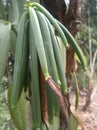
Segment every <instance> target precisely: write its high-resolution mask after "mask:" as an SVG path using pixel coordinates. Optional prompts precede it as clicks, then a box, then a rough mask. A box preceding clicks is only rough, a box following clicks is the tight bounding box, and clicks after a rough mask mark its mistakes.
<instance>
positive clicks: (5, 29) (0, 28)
mask: <svg viewBox="0 0 97 130" xmlns="http://www.w3.org/2000/svg"><path fill="white" fill-rule="evenodd" d="M10 29H11V24H10V23H9V22H7V21H2V20H1V21H0V80H1V78H2V76H3V74H4V71H5V68H6V64H7V58H8V51H9V47H10Z"/></svg>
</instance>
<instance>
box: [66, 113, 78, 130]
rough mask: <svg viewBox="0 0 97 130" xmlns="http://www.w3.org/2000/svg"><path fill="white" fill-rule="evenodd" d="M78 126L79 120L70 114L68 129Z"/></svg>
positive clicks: (74, 128)
mask: <svg viewBox="0 0 97 130" xmlns="http://www.w3.org/2000/svg"><path fill="white" fill-rule="evenodd" d="M77 127H78V122H77V120H76V119H75V117H74V116H73V115H72V114H71V115H70V120H69V128H68V130H77Z"/></svg>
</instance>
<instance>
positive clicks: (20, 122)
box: [8, 87, 27, 130]
mask: <svg viewBox="0 0 97 130" xmlns="http://www.w3.org/2000/svg"><path fill="white" fill-rule="evenodd" d="M25 97H26V95H25V93H24V92H23V93H22V95H21V97H20V99H19V101H18V105H17V107H16V108H11V87H9V89H8V107H9V111H10V114H11V118H12V120H13V122H14V124H15V126H16V128H17V129H18V130H26V128H27V101H26V98H25Z"/></svg>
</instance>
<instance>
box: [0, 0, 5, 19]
mask: <svg viewBox="0 0 97 130" xmlns="http://www.w3.org/2000/svg"><path fill="white" fill-rule="evenodd" d="M0 17H1V19H5V11H4V4H3V0H0Z"/></svg>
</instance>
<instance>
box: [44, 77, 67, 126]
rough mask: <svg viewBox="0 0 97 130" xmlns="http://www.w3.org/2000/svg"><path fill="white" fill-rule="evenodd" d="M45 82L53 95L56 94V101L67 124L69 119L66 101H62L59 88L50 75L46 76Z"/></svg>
mask: <svg viewBox="0 0 97 130" xmlns="http://www.w3.org/2000/svg"><path fill="white" fill-rule="evenodd" d="M46 82H47V83H48V84H49V86H50V87H51V89H52V90H53V92H54V93H55V95H56V96H57V99H58V103H59V106H60V111H61V113H62V115H63V117H64V119H65V123H66V126H68V121H69V115H68V110H67V109H66V108H67V105H66V103H65V102H64V97H63V95H62V92H61V90H60V89H59V87H58V86H57V85H56V84H55V82H54V81H53V80H52V78H51V77H46Z"/></svg>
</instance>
